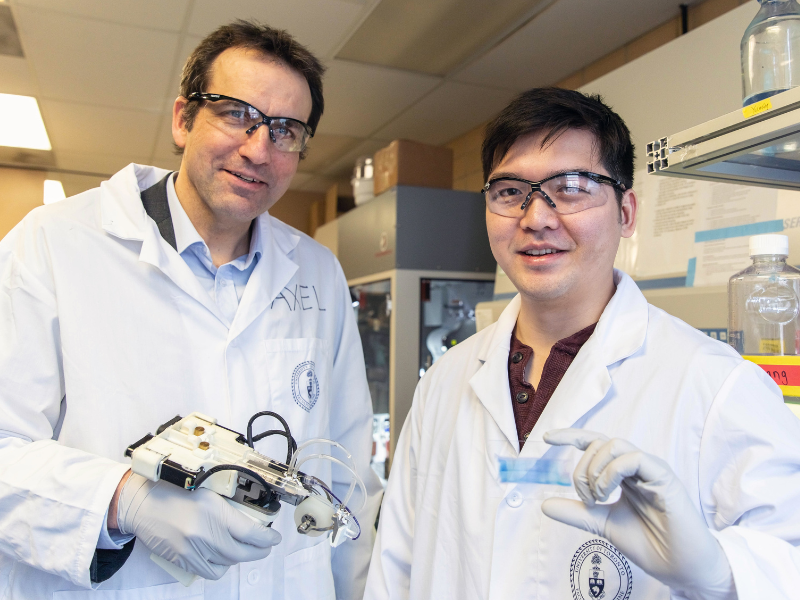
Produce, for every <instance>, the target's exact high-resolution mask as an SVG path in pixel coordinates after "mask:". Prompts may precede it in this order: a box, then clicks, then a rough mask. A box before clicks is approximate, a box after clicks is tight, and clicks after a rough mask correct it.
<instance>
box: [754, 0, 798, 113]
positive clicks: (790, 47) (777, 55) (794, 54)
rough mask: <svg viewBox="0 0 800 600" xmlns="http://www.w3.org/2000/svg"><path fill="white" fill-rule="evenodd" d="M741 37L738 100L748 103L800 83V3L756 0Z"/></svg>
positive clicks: (787, 0)
mask: <svg viewBox="0 0 800 600" xmlns="http://www.w3.org/2000/svg"><path fill="white" fill-rule="evenodd" d="M759 2H760V3H761V8H760V9H759V11H758V13H757V14H756V16H755V18H754V19H753V21H752V22H751V23H750V25H749V26H748V28H747V29H746V30H745V32H744V37H742V45H741V50H742V98H743V102H742V104H743V105H744V106H748V105H749V104H753V103H754V102H758V101H759V100H763V99H764V98H769V97H770V96H774V95H775V94H780V93H781V92H785V91H786V90H788V89H790V88H793V87H797V86H798V85H800V4H798V3H797V1H796V0H759Z"/></svg>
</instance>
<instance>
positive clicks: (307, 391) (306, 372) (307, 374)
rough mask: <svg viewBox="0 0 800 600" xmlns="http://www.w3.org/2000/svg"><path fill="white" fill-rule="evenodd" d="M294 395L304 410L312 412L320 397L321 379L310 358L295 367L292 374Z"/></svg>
mask: <svg viewBox="0 0 800 600" xmlns="http://www.w3.org/2000/svg"><path fill="white" fill-rule="evenodd" d="M292 397H293V398H294V401H295V402H296V403H297V405H298V406H299V407H300V408H302V409H303V410H304V411H306V412H311V409H312V408H314V405H315V404H316V403H317V400H318V399H319V381H318V380H317V374H316V370H315V368H314V361H312V360H308V361H306V362H303V363H300V364H299V365H297V367H295V369H294V373H293V374H292Z"/></svg>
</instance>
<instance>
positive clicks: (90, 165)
mask: <svg viewBox="0 0 800 600" xmlns="http://www.w3.org/2000/svg"><path fill="white" fill-rule="evenodd" d="M56 155H57V156H56V162H57V163H58V166H59V168H61V169H69V170H71V171H80V172H84V173H97V174H105V175H113V174H114V173H116V172H117V171H119V170H120V169H122V168H123V167H125V166H127V165H129V164H130V163H132V162H135V163H138V164H142V165H146V164H148V161H147V157H146V156H128V155H124V156H116V155H112V154H96V153H91V154H85V153H82V152H68V151H63V152H62V151H59V152H57V153H56Z"/></svg>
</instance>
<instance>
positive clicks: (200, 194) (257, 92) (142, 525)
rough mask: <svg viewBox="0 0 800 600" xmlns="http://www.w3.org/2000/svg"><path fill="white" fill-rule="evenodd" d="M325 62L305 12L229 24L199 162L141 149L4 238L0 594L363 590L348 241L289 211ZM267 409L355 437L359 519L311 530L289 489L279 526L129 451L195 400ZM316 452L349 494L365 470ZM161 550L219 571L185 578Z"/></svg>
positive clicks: (354, 593)
mask: <svg viewBox="0 0 800 600" xmlns="http://www.w3.org/2000/svg"><path fill="white" fill-rule="evenodd" d="M322 74H323V67H322V65H321V64H320V62H319V61H318V60H317V59H316V58H315V57H314V56H313V55H312V54H311V53H310V52H309V51H308V50H306V48H304V47H303V46H301V45H300V44H299V43H298V42H296V41H295V40H294V39H293V38H292V37H291V36H290V35H289V34H288V33H286V32H285V31H279V30H276V29H272V28H270V27H267V26H263V25H259V24H256V23H249V22H245V21H237V22H235V23H232V24H230V25H227V26H224V27H221V28H220V29H218V30H217V31H215V32H213V33H212V34H210V35H209V36H208V37H207V38H205V39H204V40H203V41H202V42H201V43H200V45H199V46H198V47H197V49H196V50H195V51H194V52H193V53H192V55H191V56H190V58H189V60H188V62H187V64H186V68H185V70H184V74H183V79H182V81H181V95H180V96H179V97H178V98H177V99H176V100H175V103H174V107H173V121H172V133H173V139H174V141H175V144H176V146H177V148H178V149H179V151H180V153H181V155H182V158H181V166H180V169H179V170H178V171H177V172H174V173H171V172H167V171H164V170H162V169H157V168H154V167H145V166H140V165H129V166H128V167H126V168H125V169H123V170H122V171H120V172H119V173H117V174H116V175H114V176H113V177H112V178H111V179H110V180H109V181H107V182H104V183H103V184H102V186H101V187H100V188H98V189H94V190H90V191H88V192H85V193H83V194H80V195H78V196H76V197H73V198H69V199H67V200H65V201H63V202H61V203H59V204H56V205H50V206H45V207H41V208H39V209H36V210H34V211H32V212H31V213H30V214H29V215H28V216H27V217H26V218H25V219H24V220H23V221H22V222H21V223H20V224H19V225H18V226H17V227H16V228H15V229H14V230H13V231H12V232H11V233H9V235H8V236H7V237H6V238H5V239H3V241H2V242H0V597H2V598H8V599H11V600H14V599H34V598H36V599H39V598H45V597H48V598H49V597H58V598H61V597H63V598H67V597H68V598H76V599H77V598H84V597H86V598H88V597H90V596H89V595H90V594H91V597H92V598H94V597H101V596H102V597H106V596H105V595H107V596H108V597H109V598H112V597H113V598H115V599H119V600H122V599H124V598H153V599H157V598H164V599H166V598H178V597H180V598H184V597H185V598H189V597H191V598H226V599H228V598H270V599H273V600H280V599H284V598H286V599H288V598H292V599H293V600H294V599H302V598H308V599H312V598H313V599H318V598H334V597H337V598H348V599H350V598H360V597H361V595H362V594H363V589H364V585H365V581H366V571H367V566H368V563H369V557H370V551H371V547H372V542H373V538H374V535H373V531H372V528H371V527H370V524H371V523H374V520H375V516H376V513H377V504H378V498H379V493H380V483H379V482H378V479H377V477H376V476H375V474H374V473H373V472H372V471H371V469H370V467H369V460H370V451H371V445H372V444H371V441H372V409H371V401H370V396H369V390H368V387H367V382H366V377H365V373H364V362H363V354H362V350H361V344H360V340H359V336H358V332H357V329H356V324H355V320H354V319H353V315H352V309H351V307H350V295H349V291H348V288H347V284H346V281H345V279H344V275H343V273H342V271H341V267H340V266H339V264H338V262H337V261H336V259H335V258H334V256H333V255H332V254H331V253H330V252H329V251H328V250H326V249H325V248H323V247H322V246H320V245H319V244H317V243H316V242H314V241H313V240H311V239H310V238H309V237H308V236H305V235H304V234H302V233H300V232H298V231H296V230H294V229H292V228H291V227H288V226H287V225H284V224H283V223H281V222H279V221H277V220H275V219H273V218H271V217H270V216H269V214H268V212H267V211H268V210H269V208H270V207H272V206H273V205H274V204H275V203H276V202H277V201H278V200H279V199H280V198H281V196H283V194H284V192H286V190H287V189H288V187H289V184H290V182H291V180H292V177H293V176H294V174H295V172H296V170H297V166H298V163H299V161H300V160H301V158H302V157H303V154H304V152H305V149H306V144H307V142H308V140H309V138H311V137H313V135H314V130H315V129H316V126H317V124H318V122H319V119H320V117H321V115H322V112H323V107H324V105H323V96H322ZM261 411H274V412H275V413H277V414H279V415H281V416H282V417H283V418H284V419H285V420H286V421H287V422H288V424H289V426H290V428H291V433H292V434H293V436H294V438H296V439H297V440H298V441H304V440H308V439H312V438H328V439H332V440H334V441H335V442H337V443H339V444H341V446H343V447H344V448H346V449H347V450H349V452H350V453H351V454H352V461H353V464H354V466H355V472H356V473H357V475H358V476H359V477H360V478H361V479H362V480H363V481H364V483H365V485H366V491H367V498H366V499H364V498H359V497H358V496H354V503H355V506H354V507H353V508H355V509H358V507H359V506H361V501H364V508H363V510H361V511H358V512H357V513H356V516H357V517H358V519H359V520H360V522H361V524H362V526H363V529H362V530H361V535H360V537H359V538H358V539H357V540H354V541H347V542H345V543H343V544H341V545H338V546H337V547H336V548H332V547H331V544H330V543H329V542H328V539H327V536H326V535H325V534H323V535H322V536H316V537H314V536H311V535H300V533H298V531H297V529H298V526H297V524H296V523H295V522H294V518H293V516H294V515H293V512H294V511H293V510H291V508H292V507H288V508H287V507H285V506H284V508H283V509H282V510H280V511H279V512H278V514H277V517H276V519H275V522H274V526H273V527H265V526H264V525H263V524H262V523H260V522H257V521H256V520H254V519H251V518H250V517H248V516H247V515H246V514H245V513H243V512H240V511H239V510H236V509H235V508H233V507H232V506H231V505H229V504H228V503H227V502H226V501H225V499H223V498H222V497H221V496H218V495H217V494H216V493H214V492H211V491H209V490H207V489H205V488H200V489H197V490H195V491H191V492H190V491H187V490H184V489H181V488H180V487H179V486H176V485H173V484H172V483H169V482H167V481H158V482H153V481H150V480H149V479H146V478H144V477H141V476H140V475H137V474H132V473H131V471H130V470H129V465H128V462H127V461H126V459H125V458H124V456H123V453H124V451H125V449H126V447H127V446H128V445H130V444H132V443H134V442H136V440H138V439H140V438H141V437H142V435H144V434H145V433H147V432H152V431H153V430H154V429H155V428H157V427H158V426H159V425H160V424H162V423H166V422H168V421H169V420H170V419H172V418H173V417H174V416H175V415H176V414H178V415H182V416H184V417H186V416H188V415H189V414H190V413H192V412H199V413H203V414H206V415H209V416H210V417H212V418H216V419H218V421H219V423H220V424H221V425H225V426H227V427H231V428H232V429H235V430H240V431H242V430H244V428H245V426H246V424H247V422H248V419H249V418H250V417H251V416H252V415H254V414H255V413H258V412H261ZM265 428H266V429H270V428H271V426H270V425H267V426H266V427H265ZM198 435H200V434H198ZM259 438H262V439H260V441H259ZM199 439H200V438H198V440H199ZM255 440H256V441H255V445H254V447H255V450H256V451H258V452H260V453H262V454H265V455H267V456H270V457H276V458H278V459H279V460H282V457H283V456H285V454H286V443H287V439H285V438H284V439H282V438H279V437H277V436H271V437H263V436H255ZM205 443H206V444H208V442H205ZM211 443H212V444H213V439H211ZM321 451H322V452H326V453H327V452H328V451H329V450H328V449H321ZM196 452H201V454H202V452H206V450H204V449H203V448H202V444H200V445H199V446H198V450H196ZM203 456H205V455H203ZM306 464H307V467H308V468H306V466H305V465H304V468H303V471H304V472H307V473H308V475H313V476H316V477H318V478H319V479H320V480H322V481H323V482H325V483H328V484H332V490H331V491H332V493H333V494H334V495H336V496H338V497H340V498H342V497H344V495H345V494H346V493H347V490H348V487H349V484H350V481H351V479H350V476H349V474H347V473H345V472H344V471H343V470H339V469H338V468H333V469H331V466H330V463H328V462H322V461H317V464H314V463H306ZM322 525H324V524H321V526H322ZM151 554H152V555H153V556H155V558H154V560H151ZM160 559H163V560H166V561H169V562H171V563H173V565H175V566H177V567H179V568H180V569H183V570H185V571H188V572H189V573H191V574H196V575H200V576H201V577H202V579H199V580H197V581H195V582H194V583H192V584H191V586H190V587H189V589H185V588H184V587H183V585H182V584H180V583H177V582H176V581H175V579H173V577H172V576H171V575H170V574H168V572H167V571H166V570H163V569H162V568H160V567H159V566H158V565H157V561H159V560H160ZM240 563H242V564H240ZM166 567H167V568H169V569H172V567H171V566H170V565H166ZM173 572H174V571H173ZM90 587H100V588H101V590H104V591H101V592H99V593H100V596H96V594H97V593H98V592H93V591H91V590H88V588H90ZM104 594H105V595H104Z"/></svg>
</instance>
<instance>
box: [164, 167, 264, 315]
mask: <svg viewBox="0 0 800 600" xmlns="http://www.w3.org/2000/svg"><path fill="white" fill-rule="evenodd" d="M174 180H175V175H172V176H171V177H170V178H169V180H168V181H167V201H168V202H169V212H170V214H171V215H172V226H173V228H174V229H175V245H176V247H177V248H176V249H177V251H178V254H180V255H181V258H183V260H184V261H185V262H186V264H187V265H189V268H190V269H191V270H192V273H194V275H195V277H197V279H198V281H199V282H200V283H201V284H202V286H203V288H204V289H205V290H206V291H207V292H208V295H209V296H211V299H212V300H214V302H215V303H216V305H217V306H218V307H219V309H220V311H221V312H222V314H223V315H224V316H225V317H226V318H227V319H228V326H230V325H231V323H233V319H234V317H235V316H236V310H237V309H238V308H239V302H240V301H241V299H242V296H243V295H244V289H245V286H246V285H247V282H248V280H249V279H250V275H251V274H252V273H253V269H255V267H256V265H257V264H258V260H259V259H260V258H261V255H262V254H263V252H262V248H261V228H260V227H259V226H258V223H257V222H255V223H253V226H252V227H251V228H250V251H249V252H248V253H247V254H243V255H242V256H240V257H239V258H235V259H234V260H232V261H230V262H228V263H225V264H224V265H220V266H219V267H215V266H214V262H213V261H212V260H211V252H209V250H208V245H206V243H205V242H204V241H203V238H201V237H200V234H199V233H197V230H196V229H195V228H194V225H192V222H191V220H190V219H189V216H188V215H187V214H186V211H185V210H183V206H181V203H180V201H179V200H178V195H177V194H176V193H175V181H174ZM260 218H261V217H257V219H260Z"/></svg>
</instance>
